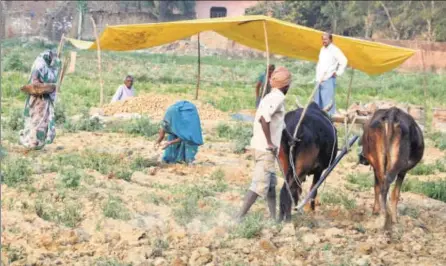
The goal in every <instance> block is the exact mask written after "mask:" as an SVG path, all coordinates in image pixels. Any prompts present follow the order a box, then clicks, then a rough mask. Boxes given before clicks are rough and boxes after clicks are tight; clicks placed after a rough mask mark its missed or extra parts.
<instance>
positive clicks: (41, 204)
mask: <svg viewBox="0 0 446 266" xmlns="http://www.w3.org/2000/svg"><path fill="white" fill-rule="evenodd" d="M80 210H82V206H81V204H80V203H77V202H68V203H67V202H64V203H63V204H62V205H60V206H55V205H54V204H53V203H52V202H50V201H49V200H44V199H42V198H39V199H38V200H37V201H36V203H35V211H36V214H37V216H39V217H40V218H42V219H44V220H46V221H50V222H55V223H58V224H63V225H65V226H68V227H76V226H77V225H78V224H79V223H80V222H81V221H82V215H81V212H80Z"/></svg>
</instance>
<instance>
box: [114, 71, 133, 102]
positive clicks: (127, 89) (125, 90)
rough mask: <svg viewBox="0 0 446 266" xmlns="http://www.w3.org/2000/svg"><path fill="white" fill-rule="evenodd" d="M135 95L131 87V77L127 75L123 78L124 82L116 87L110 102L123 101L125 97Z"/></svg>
mask: <svg viewBox="0 0 446 266" xmlns="http://www.w3.org/2000/svg"><path fill="white" fill-rule="evenodd" d="M131 97H135V89H134V88H133V77H132V76H130V75H127V76H126V77H125V78H124V84H122V85H121V86H119V87H118V89H117V90H116V92H115V95H113V98H112V100H111V102H112V103H114V102H117V101H123V100H125V99H127V98H131Z"/></svg>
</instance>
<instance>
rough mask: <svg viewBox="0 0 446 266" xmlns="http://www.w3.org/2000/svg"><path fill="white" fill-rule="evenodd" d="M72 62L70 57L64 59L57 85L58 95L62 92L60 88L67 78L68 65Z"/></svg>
mask: <svg viewBox="0 0 446 266" xmlns="http://www.w3.org/2000/svg"><path fill="white" fill-rule="evenodd" d="M69 62H70V59H69V58H68V57H66V58H64V61H63V66H62V69H61V70H60V75H59V79H58V81H57V85H56V93H59V92H60V87H61V86H62V81H63V78H64V76H65V73H66V71H67V67H68V63H69Z"/></svg>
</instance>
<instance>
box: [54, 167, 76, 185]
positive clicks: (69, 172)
mask: <svg viewBox="0 0 446 266" xmlns="http://www.w3.org/2000/svg"><path fill="white" fill-rule="evenodd" d="M80 171H81V170H79V169H77V170H76V169H74V168H70V169H66V170H65V169H64V170H61V171H60V173H59V178H60V181H61V183H62V184H63V186H64V187H66V188H77V187H79V185H80V183H81V179H82V174H81V173H80Z"/></svg>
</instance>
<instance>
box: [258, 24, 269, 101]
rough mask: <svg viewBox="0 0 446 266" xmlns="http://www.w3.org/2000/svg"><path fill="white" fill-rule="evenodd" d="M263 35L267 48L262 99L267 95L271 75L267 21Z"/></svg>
mask: <svg viewBox="0 0 446 266" xmlns="http://www.w3.org/2000/svg"><path fill="white" fill-rule="evenodd" d="M263 36H264V37H265V48H266V76H265V81H264V84H263V92H262V98H261V99H260V101H262V99H263V97H265V92H266V87H267V85H268V77H269V44H268V32H267V31H266V21H263Z"/></svg>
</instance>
